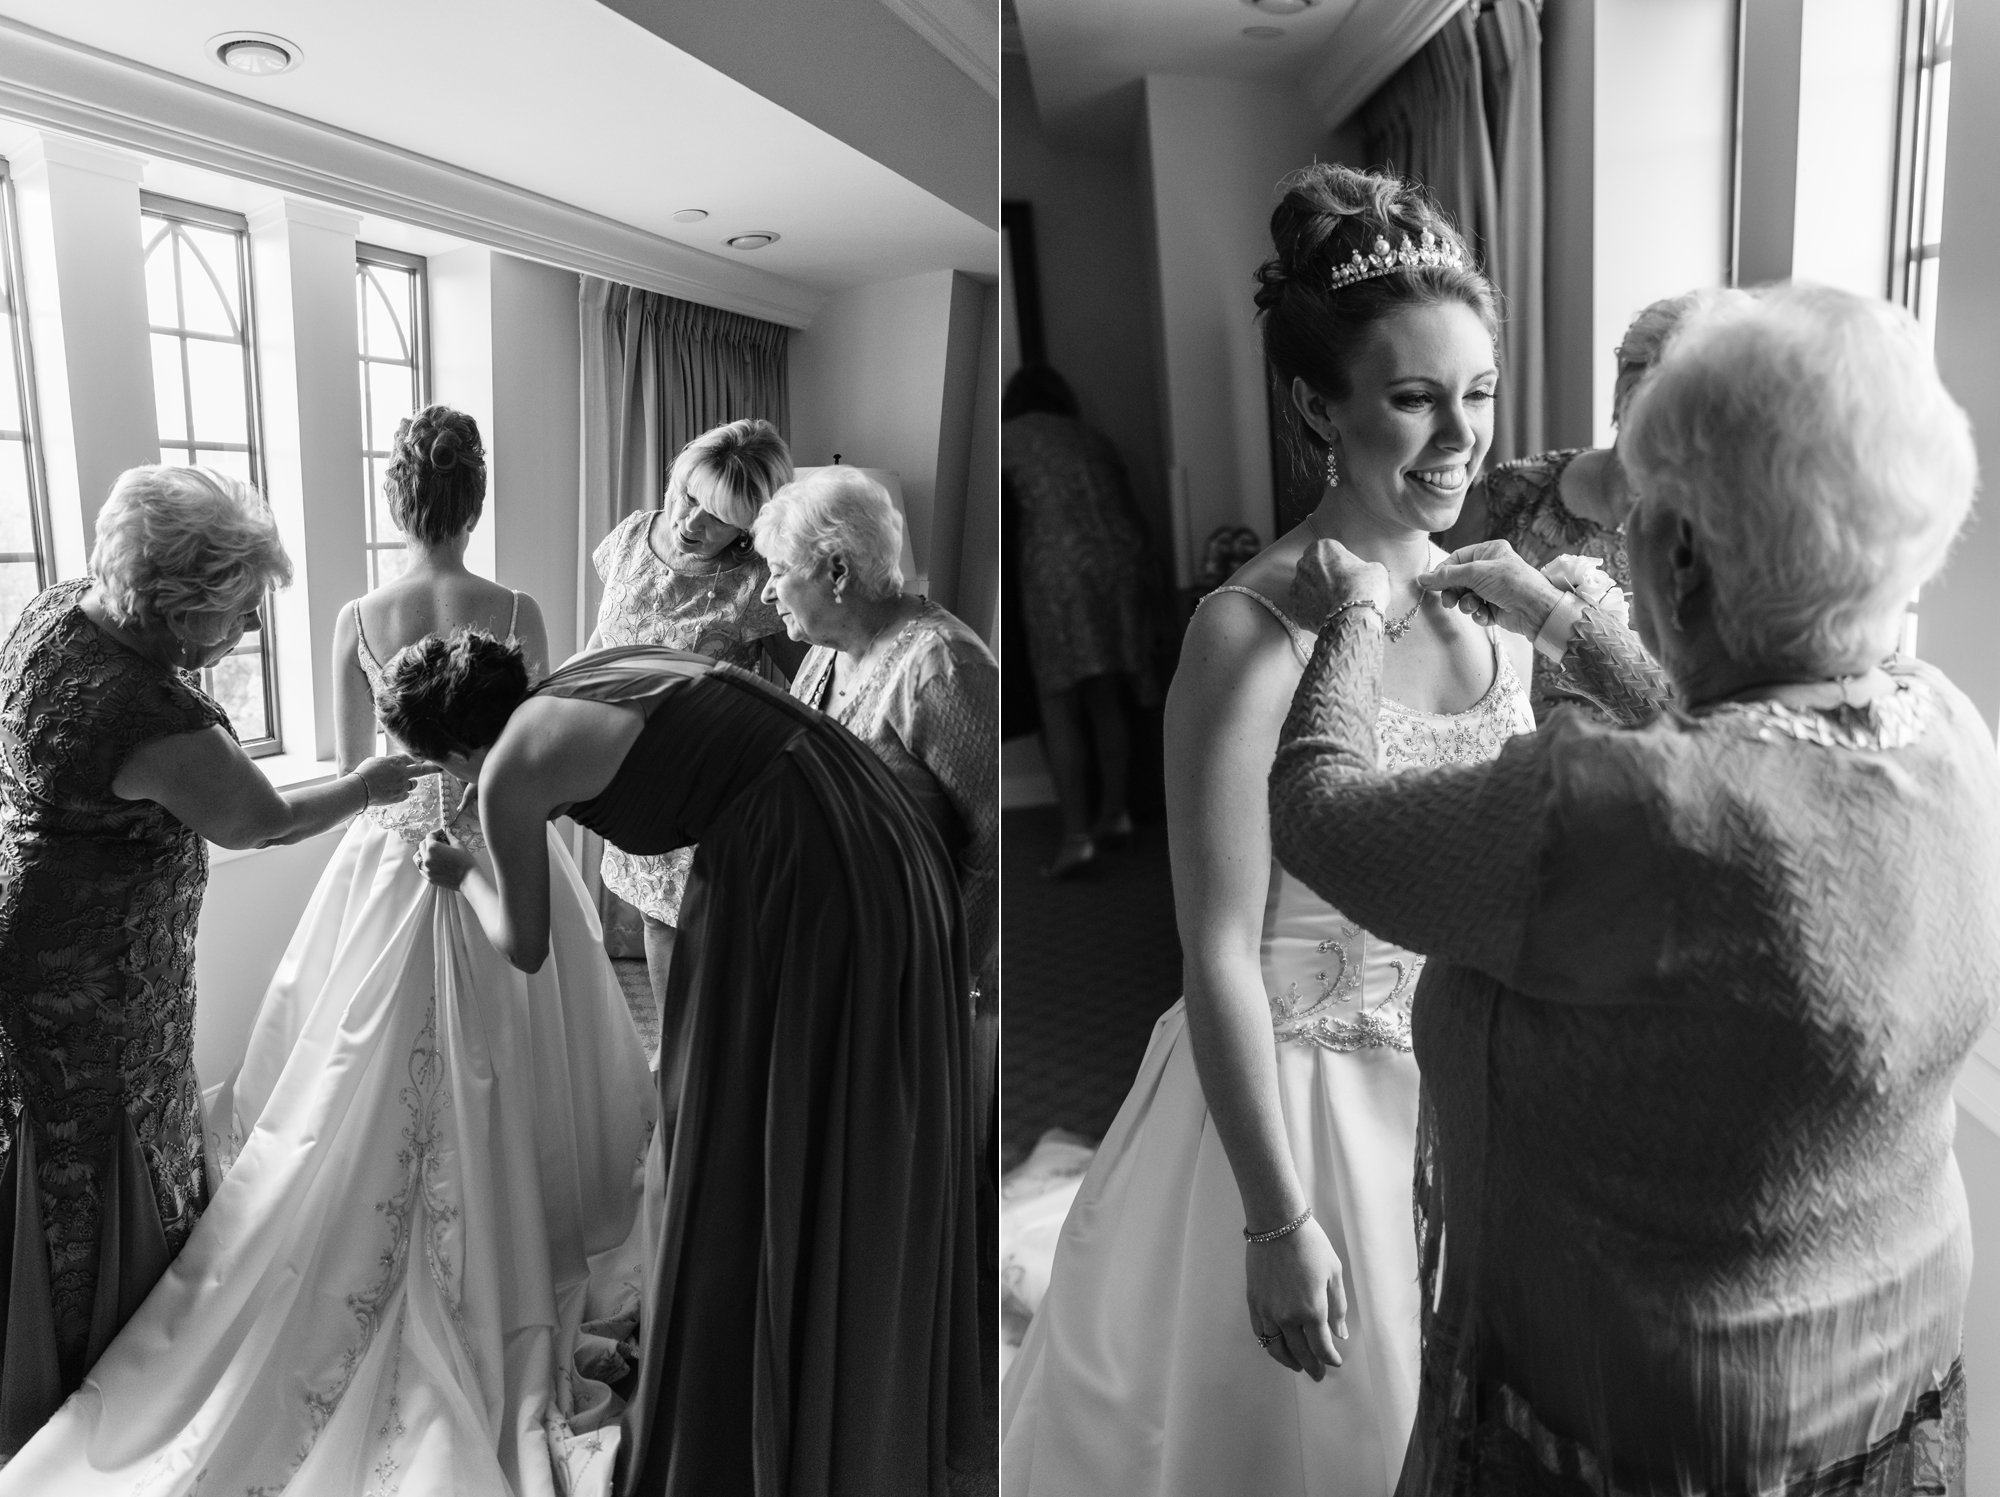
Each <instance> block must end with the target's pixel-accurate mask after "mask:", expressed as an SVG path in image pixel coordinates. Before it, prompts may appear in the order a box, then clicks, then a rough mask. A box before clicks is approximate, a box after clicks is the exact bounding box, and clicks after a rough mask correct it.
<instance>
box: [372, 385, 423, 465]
mask: <svg viewBox="0 0 2000 1497" xmlns="http://www.w3.org/2000/svg"><path fill="white" fill-rule="evenodd" d="M414 372H415V371H413V370H411V369H410V368H409V367H407V366H406V365H403V364H370V365H369V366H368V404H369V411H368V414H369V417H370V422H369V430H368V446H369V447H370V449H372V450H373V451H376V452H391V451H393V450H394V449H395V445H396V428H397V426H398V425H400V424H401V423H402V420H403V418H404V417H405V416H407V415H409V414H410V412H411V411H413V410H415V409H416V408H417V402H416V390H415V388H414V385H415V381H414V380H413V379H412V375H413V374H414Z"/></svg>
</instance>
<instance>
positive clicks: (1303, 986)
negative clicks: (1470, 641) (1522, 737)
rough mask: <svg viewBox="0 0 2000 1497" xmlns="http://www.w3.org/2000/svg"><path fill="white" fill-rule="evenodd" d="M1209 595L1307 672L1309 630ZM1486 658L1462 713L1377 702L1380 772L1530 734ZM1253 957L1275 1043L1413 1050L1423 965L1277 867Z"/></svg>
mask: <svg viewBox="0 0 2000 1497" xmlns="http://www.w3.org/2000/svg"><path fill="white" fill-rule="evenodd" d="M1216 591H1217V592H1238V593H1244V594H1246V595H1247V596H1249V597H1251V598H1254V599H1255V600H1256V601H1257V602H1258V603H1259V604H1261V605H1262V606H1263V607H1264V608H1265V609H1266V610H1267V611H1269V612H1270V613H1271V615H1272V616H1273V617H1275V618H1276V619H1277V620H1278V622H1279V623H1281V624H1283V625H1284V627H1285V632H1286V633H1287V634H1288V635H1290V636H1291V640H1292V649H1293V652H1294V653H1295V654H1296V655H1297V656H1298V660H1299V668H1300V669H1301V670H1303V669H1304V668H1305V663H1306V661H1307V660H1308V659H1309V658H1310V656H1311V654H1312V647H1313V641H1314V636H1313V635H1312V634H1311V632H1309V631H1308V630H1306V629H1304V628H1303V627H1301V626H1300V625H1299V624H1298V623H1297V622H1296V621H1295V620H1293V619H1292V618H1291V617H1290V616H1289V615H1288V614H1286V613H1285V612H1284V610H1283V609H1281V608H1279V607H1278V606H1277V605H1276V604H1275V603H1273V602H1272V601H1271V600H1270V599H1269V598H1266V597H1264V596H1263V595H1262V594H1261V593H1257V592H1253V591H1251V590H1250V589H1249V588H1245V587H1237V586H1233V585H1232V586H1228V587H1223V588H1218V589H1216ZM1488 637H1489V639H1491V638H1493V632H1492V631H1491V630H1488ZM1493 660H1494V671H1493V683H1492V685H1490V686H1489V687H1487V689H1486V695H1485V696H1483V697H1481V698H1480V699H1479V700H1478V701H1477V702H1475V703H1473V705H1472V706H1470V707H1468V708H1466V709H1465V710H1464V711H1463V712H1449V713H1441V712H1418V711H1417V710H1415V709H1414V708H1411V707H1405V706H1403V705H1402V704H1401V703H1400V702H1394V701H1390V700H1389V699H1388V698H1386V697H1385V698H1383V700H1382V706H1381V711H1380V713H1379V714H1378V715H1377V717H1376V720H1375V737H1376V743H1377V745H1378V747H1379V750H1380V753H1381V764H1382V768H1384V769H1388V770H1405V769H1435V768H1439V767H1441V766H1443V765H1447V764H1472V763H1479V762H1481V761H1483V760H1487V759H1491V758H1494V757H1495V756H1497V755H1498V754H1499V752H1500V746H1501V745H1502V744H1504V743H1505V742H1506V741H1507V740H1508V739H1509V738H1511V737H1513V736H1514V735H1515V734H1516V733H1531V732H1533V731H1534V728H1535V720H1534V714H1533V712H1532V711H1531V710H1530V708H1529V705H1528V693H1527V691H1526V690H1525V689H1524V688H1523V686H1522V684H1521V681H1520V678H1519V677H1518V676H1516V675H1515V674H1514V668H1513V666H1512V665H1510V664H1509V663H1508V660H1507V656H1506V654H1505V653H1504V652H1503V651H1502V650H1501V649H1500V648H1499V644H1498V641H1497V639H1496V640H1495V642H1494V648H1493ZM1260 955H1261V958H1262V965H1263V970H1264V990H1265V993H1266V994H1267V995H1268V997H1269V999H1270V1004H1271V1023H1272V1027H1273V1029H1274V1031H1275V1033H1276V1035H1277V1037H1278V1039H1279V1041H1280V1042H1282V1043H1291V1044H1304V1045H1317V1046H1319V1047H1320V1048H1322V1049H1326V1050H1367V1049H1376V1048H1386V1049H1392V1050H1402V1051H1406V1052H1407V1051H1408V1050H1409V1049H1410V998H1411V996H1412V994H1414V993H1415V991H1416V986H1417V975H1418V974H1419V973H1420V972H1421V971H1422V970H1423V965H1424V959H1423V958H1422V957H1421V956H1419V955H1417V954H1416V953H1415V952H1413V951H1406V950H1404V949H1403V948H1402V947H1400V946H1397V945H1394V944H1392V943H1390V942H1388V941H1384V940H1381V939H1379V938H1377V937H1375V936H1373V935H1371V934H1369V933H1368V932H1367V931H1366V930H1364V929H1362V928H1361V927H1360V926H1359V925H1357V924H1356V923H1355V922H1354V921H1352V920H1350V919H1348V918H1347V916H1345V915H1343V914H1342V913H1341V912H1340V911H1339V910H1337V909H1335V908H1334V907H1333V906H1332V905H1330V904H1328V903H1327V902H1326V901H1325V900H1323V899H1321V898H1320V897H1319V896H1318V895H1317V894H1315V893H1313V892H1312V890H1310V889H1308V888H1307V887H1306V886H1305V885H1304V884H1303V883H1301V882H1300V881H1299V880H1298V879H1296V878H1294V877H1292V875H1291V874H1289V873H1287V872H1286V871H1285V870H1284V868H1283V867H1282V866H1280V865H1279V864H1278V863H1277V861H1276V860H1275V859H1274V860H1273V861H1272V864H1271V883H1270V892H1269V894H1268V895H1267V896H1266V899H1265V904H1264V929H1263V938H1262V942H1261V945H1260Z"/></svg>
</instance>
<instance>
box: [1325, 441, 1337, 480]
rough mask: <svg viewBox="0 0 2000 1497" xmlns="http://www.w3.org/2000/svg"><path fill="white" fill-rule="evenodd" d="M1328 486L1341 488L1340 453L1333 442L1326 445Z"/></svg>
mask: <svg viewBox="0 0 2000 1497" xmlns="http://www.w3.org/2000/svg"><path fill="white" fill-rule="evenodd" d="M1326 486H1327V487H1328V488H1330V489H1337V488H1339V487H1340V451H1339V449H1338V448H1336V447H1335V446H1334V445H1333V443H1332V442H1331V441H1329V442H1328V443H1327V444H1326Z"/></svg>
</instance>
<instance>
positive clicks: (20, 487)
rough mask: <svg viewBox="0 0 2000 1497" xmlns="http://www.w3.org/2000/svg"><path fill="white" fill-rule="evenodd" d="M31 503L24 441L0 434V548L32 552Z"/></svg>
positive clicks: (33, 546)
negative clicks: (0, 435)
mask: <svg viewBox="0 0 2000 1497" xmlns="http://www.w3.org/2000/svg"><path fill="white" fill-rule="evenodd" d="M33 504H34V499H33V497H32V495H31V494H30V493H29V490H28V444H27V443H26V442H23V441H21V440H20V439H19V438H17V437H0V552H7V551H11V552H16V553H24V554H26V555H28V556H33V555H34V554H35V522H34V518H33V514H34V512H33V508H32V506H33Z"/></svg>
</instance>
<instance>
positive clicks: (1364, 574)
mask: <svg viewBox="0 0 2000 1497" xmlns="http://www.w3.org/2000/svg"><path fill="white" fill-rule="evenodd" d="M1291 601H1292V617H1293V618H1295V619H1297V620H1299V621H1300V622H1301V623H1303V624H1305V625H1306V626H1307V627H1308V628H1318V627H1319V623H1320V621H1321V620H1322V619H1324V618H1325V617H1326V616H1327V615H1328V614H1330V613H1332V612H1333V611H1334V609H1336V608H1339V607H1340V606H1342V605H1343V604H1346V603H1372V604H1373V605H1374V606H1375V607H1376V609H1377V610H1378V611H1379V610H1381V609H1383V608H1386V607H1388V605H1389V569H1388V568H1387V567H1385V566H1383V565H1382V564H1381V563H1380V562H1379V561H1363V560H1362V559H1361V558H1360V557H1358V556H1356V555H1355V554H1354V553H1353V552H1352V551H1350V550H1348V549H1347V547H1345V546H1343V545H1341V543H1340V542H1339V541H1328V540H1320V541H1314V542H1312V543H1311V544H1310V545H1308V546H1307V547H1306V549H1305V551H1304V552H1303V553H1301V555H1300V556H1299V567H1298V571H1297V572H1296V573H1294V574H1293V576H1292V600H1291Z"/></svg>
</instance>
